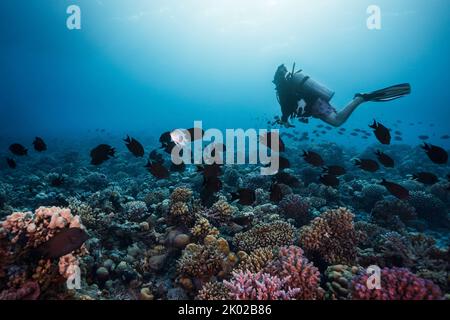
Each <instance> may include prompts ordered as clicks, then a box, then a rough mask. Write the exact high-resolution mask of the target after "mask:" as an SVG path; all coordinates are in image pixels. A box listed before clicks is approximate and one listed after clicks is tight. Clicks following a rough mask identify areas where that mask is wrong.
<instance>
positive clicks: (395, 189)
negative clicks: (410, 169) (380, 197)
mask: <svg viewBox="0 0 450 320" xmlns="http://www.w3.org/2000/svg"><path fill="white" fill-rule="evenodd" d="M380 184H381V185H382V186H384V187H385V188H386V189H387V190H388V191H389V192H390V193H391V194H392V195H393V196H395V197H397V198H398V199H400V200H406V199H408V198H409V191H408V189H406V188H404V187H402V186H401V185H399V184H397V183H393V182H389V181H386V179H383V180H382V182H381V183H380Z"/></svg>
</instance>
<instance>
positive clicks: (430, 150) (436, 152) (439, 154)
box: [422, 143, 448, 164]
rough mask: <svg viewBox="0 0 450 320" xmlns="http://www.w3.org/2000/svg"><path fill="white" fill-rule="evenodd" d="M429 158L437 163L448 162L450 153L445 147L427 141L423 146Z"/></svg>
mask: <svg viewBox="0 0 450 320" xmlns="http://www.w3.org/2000/svg"><path fill="white" fill-rule="evenodd" d="M422 149H424V150H425V152H426V154H427V156H428V158H430V160H431V161H433V162H434V163H436V164H446V163H447V162H448V153H447V151H445V150H444V149H443V148H441V147H438V146H434V145H432V144H427V143H425V144H424V145H423V146H422Z"/></svg>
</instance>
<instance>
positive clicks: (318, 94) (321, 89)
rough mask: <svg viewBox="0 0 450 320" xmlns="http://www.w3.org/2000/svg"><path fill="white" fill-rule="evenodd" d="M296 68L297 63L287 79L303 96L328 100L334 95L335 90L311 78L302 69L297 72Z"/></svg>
mask: <svg viewBox="0 0 450 320" xmlns="http://www.w3.org/2000/svg"><path fill="white" fill-rule="evenodd" d="M294 70H295V63H294V66H293V68H292V72H291V73H289V74H288V75H287V79H288V80H290V81H292V85H293V87H294V90H295V92H296V93H297V94H298V95H299V96H302V97H313V98H315V99H316V98H321V99H322V100H324V101H326V102H330V100H331V99H332V98H333V96H334V93H335V92H334V91H331V90H330V89H328V88H327V87H326V86H324V85H323V84H321V83H319V82H317V81H315V80H313V79H311V77H309V76H307V75H305V74H304V73H303V72H302V70H299V71H297V72H295V71H294Z"/></svg>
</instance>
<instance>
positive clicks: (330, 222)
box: [300, 208, 360, 264]
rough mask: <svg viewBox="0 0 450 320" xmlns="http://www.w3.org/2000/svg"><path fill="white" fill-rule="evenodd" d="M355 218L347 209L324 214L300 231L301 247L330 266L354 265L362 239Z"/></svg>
mask: <svg viewBox="0 0 450 320" xmlns="http://www.w3.org/2000/svg"><path fill="white" fill-rule="evenodd" d="M353 217H354V216H353V214H352V213H351V212H350V210H348V209H346V208H339V209H336V210H330V211H327V212H325V213H323V214H322V215H320V216H319V217H317V218H315V219H314V220H313V221H312V222H311V224H309V225H308V226H305V227H303V228H302V229H301V230H300V246H301V247H302V248H303V249H304V250H305V251H306V252H307V253H312V254H319V256H321V257H322V258H323V259H324V260H325V261H326V262H328V263H330V264H352V263H353V262H354V261H355V259H356V245H357V243H358V242H359V239H360V236H359V233H358V232H357V231H355V228H354V224H353Z"/></svg>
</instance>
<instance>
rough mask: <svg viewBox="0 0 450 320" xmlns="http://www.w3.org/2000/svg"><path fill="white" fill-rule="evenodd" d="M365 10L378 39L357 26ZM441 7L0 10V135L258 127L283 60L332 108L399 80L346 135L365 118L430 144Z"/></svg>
mask: <svg viewBox="0 0 450 320" xmlns="http://www.w3.org/2000/svg"><path fill="white" fill-rule="evenodd" d="M372 4H375V5H378V6H379V7H380V8H381V17H382V27H381V30H369V29H368V28H367V26H366V20H367V18H368V14H367V12H366V9H367V7H368V6H369V5H372ZM69 5H78V6H79V7H80V9H81V13H82V15H81V22H82V28H81V30H68V29H67V27H66V19H67V18H68V14H66V9H67V7H68V6H69ZM449 8H450V3H449V2H448V1H446V0H431V1H420V0H413V1H411V0H398V1H389V0H377V1H373V0H370V1H366V0H351V1H337V0H319V1H314V2H311V1H306V0H285V1H283V0H267V1H266V0H264V1H260V0H249V1H238V0H231V1H230V0H226V1H225V0H221V1H206V0H189V1H176V0H164V1H162V0H154V1H144V0H131V1H120V0H110V1H104V0H96V1H92V0H70V1H69V0H67V1H66V0H65V1H42V0H30V1H16V0H4V1H1V3H0V15H1V19H0V30H1V32H0V46H1V50H0V70H1V75H2V76H1V78H0V110H1V117H0V135H1V136H2V137H3V138H4V139H5V138H6V137H8V138H13V137H14V138H16V139H19V140H20V139H23V140H24V141H28V140H29V139H32V138H34V136H36V135H40V136H45V137H58V138H72V137H74V138H78V137H80V136H83V135H85V134H89V130H91V131H94V130H95V129H98V128H102V129H106V130H107V131H108V132H111V133H117V134H120V135H123V134H125V133H131V134H135V135H139V134H141V135H142V134H146V135H154V136H159V134H160V133H161V132H162V131H165V130H169V129H172V128H175V127H190V126H192V124H193V121H194V120H202V121H203V123H204V127H205V128H223V129H225V128H241V127H242V128H265V127H266V123H267V119H272V118H273V116H274V115H277V114H280V110H279V109H280V108H279V105H278V103H277V100H276V98H275V92H274V85H273V84H272V82H271V81H272V79H273V74H274V72H275V70H276V67H277V66H278V65H280V64H281V63H285V64H286V65H287V66H288V68H290V66H291V65H292V63H294V62H296V64H297V67H298V68H301V69H303V70H304V71H305V72H306V73H307V74H309V75H310V76H312V77H313V78H314V79H316V80H318V81H320V82H322V83H324V84H326V85H327V86H328V87H329V88H330V89H332V90H334V91H336V95H335V97H334V99H333V100H332V103H333V105H335V106H336V108H338V109H339V108H341V107H342V106H343V105H345V104H346V103H347V102H348V101H349V100H350V99H351V98H352V97H353V95H354V94H355V93H356V92H364V91H372V90H375V89H379V88H382V87H386V86H388V85H392V84H396V83H402V82H410V83H411V85H412V88H413V93H412V95H411V96H409V97H407V98H404V99H401V100H397V101H394V102H391V103H386V104H373V103H372V104H367V105H363V106H361V107H360V108H359V109H358V110H357V111H356V113H355V114H354V115H353V116H352V117H351V119H350V121H349V122H348V123H347V124H346V126H348V127H364V128H367V125H368V124H370V123H371V122H372V120H373V119H374V118H375V119H377V120H379V121H382V122H383V123H386V124H388V125H390V126H391V128H393V129H394V124H395V123H396V121H397V120H402V121H403V124H397V125H396V126H397V128H398V129H399V130H402V131H403V133H404V135H405V142H407V143H411V144H415V143H418V141H417V136H418V135H422V134H426V135H430V136H431V137H432V138H433V134H435V136H434V138H435V139H436V140H435V141H436V142H439V140H437V139H438V137H440V136H441V135H443V134H446V133H448V119H449V118H450V117H449V116H450V111H449V109H448V105H449V102H450V91H449V90H448V83H449V82H450V81H449V80H450V75H449V72H448V71H449V70H450V60H449V59H448V57H449V56H450V44H449V42H448V38H449V33H450V19H448V12H449ZM316 122H317V123H319V122H318V121H317V120H313V121H312V123H313V124H315V123H316ZM411 122H412V123H414V124H415V125H414V126H409V123H411ZM418 122H423V124H422V125H418V124H417V123H418ZM430 125H431V126H430ZM433 125H434V126H433ZM297 127H299V128H300V129H301V130H309V127H308V126H304V125H302V124H297ZM328 138H329V139H331V140H333V139H336V141H342V140H339V138H338V137H337V136H335V137H328ZM344 141H345V142H346V143H347V142H348V141H347V139H346V140H344ZM8 142H10V141H8ZM5 143H6V142H5ZM352 143H354V144H356V145H358V144H362V143H367V142H366V141H361V140H360V139H355V140H354V141H352ZM440 143H441V144H442V143H445V142H440Z"/></svg>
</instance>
